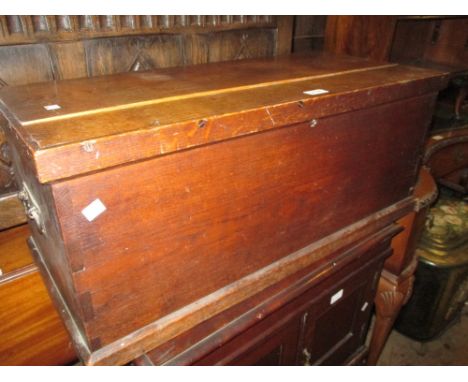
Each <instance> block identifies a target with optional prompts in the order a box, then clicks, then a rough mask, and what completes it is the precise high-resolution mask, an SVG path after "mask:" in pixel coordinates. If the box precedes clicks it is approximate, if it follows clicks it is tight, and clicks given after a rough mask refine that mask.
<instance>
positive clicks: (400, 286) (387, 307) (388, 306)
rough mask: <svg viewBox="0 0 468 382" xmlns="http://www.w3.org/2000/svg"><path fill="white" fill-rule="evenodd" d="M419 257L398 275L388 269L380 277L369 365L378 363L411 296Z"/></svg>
mask: <svg viewBox="0 0 468 382" xmlns="http://www.w3.org/2000/svg"><path fill="white" fill-rule="evenodd" d="M416 266H417V258H414V259H413V261H412V263H411V264H410V265H409V266H408V267H407V268H406V269H405V270H404V271H403V272H402V273H401V275H399V276H396V275H394V274H392V273H390V272H388V271H386V270H384V271H383V272H382V275H381V277H380V281H379V286H378V289H377V294H376V297H375V311H376V318H375V325H374V330H373V333H372V339H371V343H370V346H369V356H368V359H367V364H368V365H371V366H373V365H376V364H377V361H378V359H379V357H380V354H381V353H382V350H383V347H384V345H385V342H386V341H387V338H388V335H389V334H390V331H391V329H392V327H393V324H394V322H395V319H396V318H397V316H398V313H400V310H401V308H402V306H403V305H404V304H406V302H407V301H408V299H409V297H410V296H411V292H412V289H413V282H414V272H415V271H416Z"/></svg>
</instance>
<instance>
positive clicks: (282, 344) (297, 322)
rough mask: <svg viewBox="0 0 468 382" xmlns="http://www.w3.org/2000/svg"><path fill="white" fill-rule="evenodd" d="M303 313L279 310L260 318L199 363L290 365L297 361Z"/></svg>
mask: <svg viewBox="0 0 468 382" xmlns="http://www.w3.org/2000/svg"><path fill="white" fill-rule="evenodd" d="M300 328H301V319H300V316H297V315H296V316H294V317H291V315H288V314H285V312H284V311H283V310H280V311H278V312H276V313H274V314H273V315H271V316H270V317H268V318H266V319H264V320H262V321H260V322H259V323H258V324H256V325H254V326H253V327H252V328H250V329H248V330H247V331H245V332H243V333H242V334H241V335H239V336H237V337H235V338H234V339H232V340H231V341H229V342H228V343H226V344H225V345H223V346H222V347H220V348H218V349H217V350H215V351H214V352H212V353H210V354H209V355H207V356H206V357H204V358H202V359H201V360H199V361H198V362H197V363H196V364H197V365H236V366H247V365H254V366H287V365H295V364H296V354H297V347H298V340H299V334H300Z"/></svg>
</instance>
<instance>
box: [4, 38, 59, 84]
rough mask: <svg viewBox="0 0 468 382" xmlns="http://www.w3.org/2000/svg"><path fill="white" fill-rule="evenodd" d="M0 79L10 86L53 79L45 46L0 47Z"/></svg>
mask: <svg viewBox="0 0 468 382" xmlns="http://www.w3.org/2000/svg"><path fill="white" fill-rule="evenodd" d="M0 62H1V65H0V78H1V79H2V81H3V82H4V83H5V84H7V85H10V86H13V85H24V84H30V83H33V82H43V81H48V80H53V79H54V73H53V69H52V63H51V59H50V56H49V51H48V49H47V46H46V45H44V44H37V45H13V46H1V47H0Z"/></svg>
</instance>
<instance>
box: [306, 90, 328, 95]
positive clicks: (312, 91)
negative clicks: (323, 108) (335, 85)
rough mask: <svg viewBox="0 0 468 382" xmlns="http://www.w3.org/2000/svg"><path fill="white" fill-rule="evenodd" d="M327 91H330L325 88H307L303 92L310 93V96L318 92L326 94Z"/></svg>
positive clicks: (318, 93)
mask: <svg viewBox="0 0 468 382" xmlns="http://www.w3.org/2000/svg"><path fill="white" fill-rule="evenodd" d="M327 93H330V92H329V91H328V90H325V89H314V90H307V91H305V92H304V94H307V95H311V96H314V95H320V94H327Z"/></svg>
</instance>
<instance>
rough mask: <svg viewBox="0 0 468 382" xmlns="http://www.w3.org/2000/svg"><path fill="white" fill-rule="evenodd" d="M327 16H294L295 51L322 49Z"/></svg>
mask: <svg viewBox="0 0 468 382" xmlns="http://www.w3.org/2000/svg"><path fill="white" fill-rule="evenodd" d="M326 22H327V16H306V15H301V16H294V32H293V33H294V35H293V36H294V37H293V47H292V49H293V52H310V51H316V50H322V49H323V44H324V40H325V26H326Z"/></svg>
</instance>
